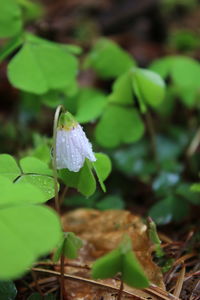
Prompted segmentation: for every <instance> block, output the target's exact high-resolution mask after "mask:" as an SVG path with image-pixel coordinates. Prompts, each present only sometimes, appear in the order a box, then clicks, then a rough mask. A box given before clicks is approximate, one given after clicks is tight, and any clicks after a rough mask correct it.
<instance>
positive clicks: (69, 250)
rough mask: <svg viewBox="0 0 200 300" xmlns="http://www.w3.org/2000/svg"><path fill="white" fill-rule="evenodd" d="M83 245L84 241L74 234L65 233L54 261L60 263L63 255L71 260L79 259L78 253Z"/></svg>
mask: <svg viewBox="0 0 200 300" xmlns="http://www.w3.org/2000/svg"><path fill="white" fill-rule="evenodd" d="M82 245H83V243H82V240H81V239H80V238H79V237H77V236H76V235H75V234H74V233H73V232H64V236H63V238H62V241H61V242H60V245H59V246H58V248H57V250H56V252H55V254H54V257H53V260H54V261H58V260H59V258H60V257H61V255H64V256H65V257H67V258H69V259H75V258H77V256H78V251H79V249H80V248H81V247H82Z"/></svg>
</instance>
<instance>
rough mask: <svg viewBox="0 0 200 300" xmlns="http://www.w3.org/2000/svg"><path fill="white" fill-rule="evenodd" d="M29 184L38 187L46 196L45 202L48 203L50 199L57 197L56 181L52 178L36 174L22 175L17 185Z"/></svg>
mask: <svg viewBox="0 0 200 300" xmlns="http://www.w3.org/2000/svg"><path fill="white" fill-rule="evenodd" d="M21 183H29V184H31V185H34V186H36V187H37V188H38V189H40V190H41V192H42V193H43V195H44V201H43V202H46V201H48V200H49V199H51V198H53V197H54V195H55V188H54V179H53V178H52V177H50V176H43V175H36V174H27V175H22V176H20V178H19V179H18V180H17V181H16V184H21Z"/></svg>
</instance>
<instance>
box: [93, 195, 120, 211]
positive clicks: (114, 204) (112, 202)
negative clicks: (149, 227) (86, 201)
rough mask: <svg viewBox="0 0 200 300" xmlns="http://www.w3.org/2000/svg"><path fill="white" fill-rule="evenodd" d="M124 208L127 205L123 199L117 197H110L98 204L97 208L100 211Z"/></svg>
mask: <svg viewBox="0 0 200 300" xmlns="http://www.w3.org/2000/svg"><path fill="white" fill-rule="evenodd" d="M124 207H125V203H124V201H123V199H122V198H121V197H120V196H117V195H116V196H115V195H108V196H106V197H104V198H103V199H101V201H99V202H98V203H97V204H96V208H98V209H100V210H107V209H124Z"/></svg>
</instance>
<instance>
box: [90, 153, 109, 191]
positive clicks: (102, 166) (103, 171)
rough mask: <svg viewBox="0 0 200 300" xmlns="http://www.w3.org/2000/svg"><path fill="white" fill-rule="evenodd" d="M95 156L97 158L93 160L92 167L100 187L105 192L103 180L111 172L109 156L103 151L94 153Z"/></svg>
mask: <svg viewBox="0 0 200 300" xmlns="http://www.w3.org/2000/svg"><path fill="white" fill-rule="evenodd" d="M95 157H96V159H97V160H96V161H95V162H93V167H94V170H95V172H96V175H97V177H98V180H99V183H100V185H101V188H102V190H103V191H104V192H105V191H106V188H105V185H104V183H103V182H104V180H105V179H106V178H107V177H108V175H109V174H110V172H111V169H112V166H111V161H110V159H109V157H108V156H107V155H105V154H103V153H96V154H95Z"/></svg>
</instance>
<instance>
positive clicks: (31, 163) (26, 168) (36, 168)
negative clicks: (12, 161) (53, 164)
mask: <svg viewBox="0 0 200 300" xmlns="http://www.w3.org/2000/svg"><path fill="white" fill-rule="evenodd" d="M20 166H21V168H22V170H23V173H25V174H27V173H35V174H40V175H52V173H53V172H52V170H51V169H50V168H49V167H48V165H47V164H46V163H45V162H43V161H41V160H40V159H38V158H35V157H31V156H27V157H24V158H22V159H21V160H20Z"/></svg>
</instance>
